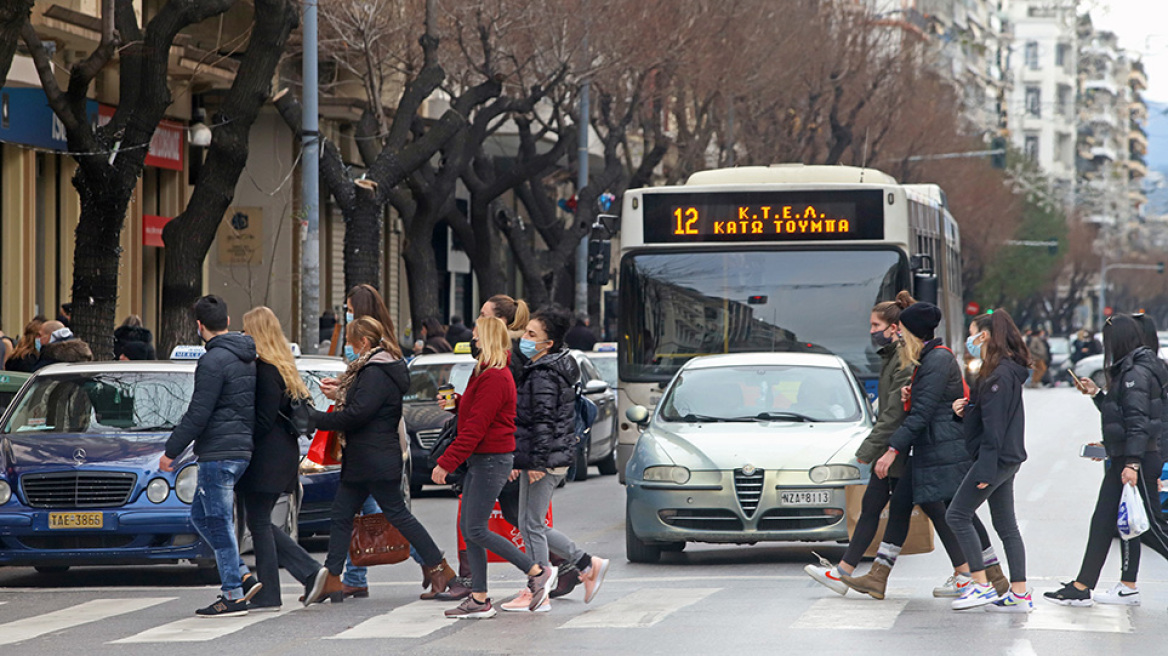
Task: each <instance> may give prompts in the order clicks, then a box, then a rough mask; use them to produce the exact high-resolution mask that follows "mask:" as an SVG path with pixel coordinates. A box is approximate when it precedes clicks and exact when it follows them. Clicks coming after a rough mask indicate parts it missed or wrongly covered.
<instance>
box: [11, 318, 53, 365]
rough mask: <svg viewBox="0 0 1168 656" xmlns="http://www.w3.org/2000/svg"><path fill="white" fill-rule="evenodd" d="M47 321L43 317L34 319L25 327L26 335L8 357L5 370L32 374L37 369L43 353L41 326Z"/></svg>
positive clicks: (22, 336) (22, 335) (21, 337)
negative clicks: (37, 363)
mask: <svg viewBox="0 0 1168 656" xmlns="http://www.w3.org/2000/svg"><path fill="white" fill-rule="evenodd" d="M45 321H46V319H45V318H44V317H41V316H37V317H33V319H32V321H29V322H28V323H27V324H26V325H25V326H24V333H23V334H21V336H20V341H18V342H17V343H16V348H14V349H12V353H11V354H9V356H8V361H7V362H5V363H4V368H5V369H7V370H8V371H23V372H26V373H32V371H33V368H34V367H36V362H37V360H38V359H39V358H40V352H41V325H42V324H44V323H45Z"/></svg>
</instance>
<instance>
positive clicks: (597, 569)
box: [580, 556, 608, 604]
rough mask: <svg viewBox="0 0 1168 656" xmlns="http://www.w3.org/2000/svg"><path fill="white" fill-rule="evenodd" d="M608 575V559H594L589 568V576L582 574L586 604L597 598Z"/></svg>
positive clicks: (594, 557)
mask: <svg viewBox="0 0 1168 656" xmlns="http://www.w3.org/2000/svg"><path fill="white" fill-rule="evenodd" d="M607 573H608V559H607V558H598V557H597V556H593V557H592V566H591V567H589V568H588V573H587V574H583V573H581V574H580V579H581V580H583V581H584V603H586V604H590V603H592V600H593V599H595V598H596V593H598V592H600V586H601V584H602V583H604V575H605V574H607Z"/></svg>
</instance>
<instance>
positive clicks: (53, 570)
mask: <svg viewBox="0 0 1168 656" xmlns="http://www.w3.org/2000/svg"><path fill="white" fill-rule="evenodd" d="M33 569H35V570H36V571H37V572H38V573H40V574H64V573H65V572H68V571H69V566H68V565H37V566H36V567H33Z"/></svg>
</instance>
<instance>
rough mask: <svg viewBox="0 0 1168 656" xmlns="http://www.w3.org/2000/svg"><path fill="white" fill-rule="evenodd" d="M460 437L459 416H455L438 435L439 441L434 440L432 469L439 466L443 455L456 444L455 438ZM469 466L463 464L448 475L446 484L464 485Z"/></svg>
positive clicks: (431, 456)
mask: <svg viewBox="0 0 1168 656" xmlns="http://www.w3.org/2000/svg"><path fill="white" fill-rule="evenodd" d="M457 437H458V416H457V415H456V416H453V417H451V418H449V419H447V420H446V423H445V424H444V425H443V426H442V432H441V433H439V434H438V439H436V440H434V446H432V447H430V463H429V464H430V469H434V468H435V467H437V466H438V459H439V458H441V457H442V454H444V453H446V449H449V448H450V445H451V444H454V440H455V438H457ZM467 467H468V465H467V464H466V462H463V463H462V464H461V465H459V466H458V468H457V469H455V470H454V471H452V472H447V473H446V482H447V483H449V484H450V485H453V486H458V485H460V484H461V483H462V478H463V477H464V476H466V470H467Z"/></svg>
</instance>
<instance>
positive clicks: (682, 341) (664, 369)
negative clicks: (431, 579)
mask: <svg viewBox="0 0 1168 656" xmlns="http://www.w3.org/2000/svg"><path fill="white" fill-rule="evenodd" d="M908 283H909V269H908V262H907V259H906V258H905V257H904V255H903V254H902V253H901V252H900V251H898V250H895V249H892V248H889V249H871V250H860V249H855V250H852V249H847V250H845V249H839V250H725V251H709V250H703V251H669V252H655V253H634V254H630V255H627V256H625V258H624V260H623V261H622V264H621V278H620V284H621V287H622V295H621V308H620V320H621V331H620V334H621V338H622V339H623V340H624V344H623V348H621V349H620V358H621V362H620V373H621V379H622V380H627V381H644V382H653V381H666V380H669V379H670V378H672V377H673V374H675V373H676V372H677V370H678V369H679V368H681V365H682V364H684V363H685V362H686V361H687V360H689V359H690V358H693V357H696V356H700V355H712V354H716V353H745V352H751V351H804V352H812V353H834V354H836V355H838V356H840V357H842V358H843V359H844V360H846V361H847V362H848V364H850V365H851V366H852V369H853V370H854V371H855V373H856V375H857V376H860V377H864V378H869V377H875V376H878V375H879V371H880V358H879V356H878V355H877V354H876V352H875V349H874V348H873V347H872V345H871V341H870V339H869V338H868V313H869V311H870V310H871V308H872V306H873V305H875V304H876V303H877V302H879V301H882V300H887V299H891V298H894V297H895V296H896V293H897V291H899V290H901V289H906V288H908Z"/></svg>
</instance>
